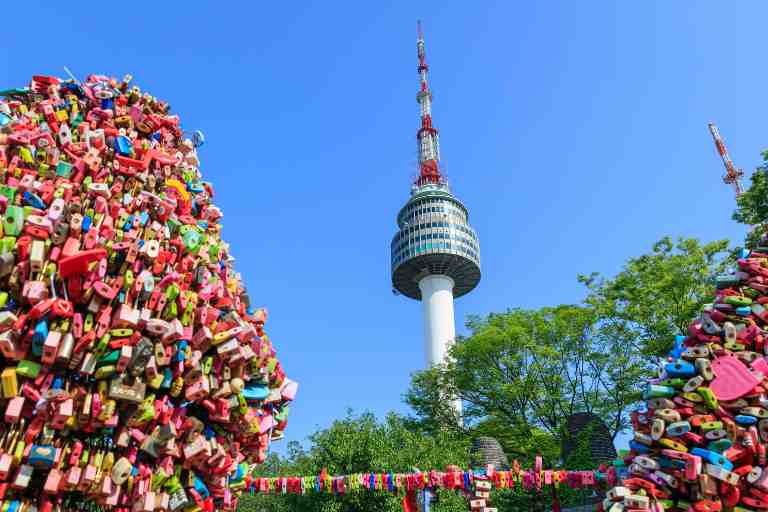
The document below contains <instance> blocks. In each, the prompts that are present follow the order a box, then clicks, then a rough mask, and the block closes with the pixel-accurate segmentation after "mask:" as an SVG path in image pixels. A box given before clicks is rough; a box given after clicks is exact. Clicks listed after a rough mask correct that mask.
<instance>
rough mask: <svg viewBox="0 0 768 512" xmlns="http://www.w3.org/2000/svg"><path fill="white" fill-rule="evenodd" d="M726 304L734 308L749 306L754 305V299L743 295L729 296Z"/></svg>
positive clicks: (726, 298)
mask: <svg viewBox="0 0 768 512" xmlns="http://www.w3.org/2000/svg"><path fill="white" fill-rule="evenodd" d="M725 303H726V304H730V305H732V306H749V305H750V304H752V299H750V298H749V297H744V296H741V295H728V296H726V297H725Z"/></svg>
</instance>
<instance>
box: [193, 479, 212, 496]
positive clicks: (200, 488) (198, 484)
mask: <svg viewBox="0 0 768 512" xmlns="http://www.w3.org/2000/svg"><path fill="white" fill-rule="evenodd" d="M194 486H195V490H196V491H197V492H198V493H199V494H200V496H202V498H203V499H205V498H207V497H208V496H210V494H211V493H210V492H209V491H208V487H206V486H205V484H204V483H203V481H202V480H200V479H199V478H197V477H195V482H194Z"/></svg>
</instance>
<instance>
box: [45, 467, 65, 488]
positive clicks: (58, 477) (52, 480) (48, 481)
mask: <svg viewBox="0 0 768 512" xmlns="http://www.w3.org/2000/svg"><path fill="white" fill-rule="evenodd" d="M63 476H64V475H63V474H62V472H61V470H59V469H58V468H51V470H50V471H49V472H48V476H47V477H46V478H45V485H43V492H45V493H47V494H58V492H59V488H60V487H61V482H62V478H63Z"/></svg>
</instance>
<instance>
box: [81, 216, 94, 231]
mask: <svg viewBox="0 0 768 512" xmlns="http://www.w3.org/2000/svg"><path fill="white" fill-rule="evenodd" d="M91 224H93V219H92V218H91V217H89V216H88V215H84V216H83V224H82V230H83V233H87V232H88V230H89V229H91Z"/></svg>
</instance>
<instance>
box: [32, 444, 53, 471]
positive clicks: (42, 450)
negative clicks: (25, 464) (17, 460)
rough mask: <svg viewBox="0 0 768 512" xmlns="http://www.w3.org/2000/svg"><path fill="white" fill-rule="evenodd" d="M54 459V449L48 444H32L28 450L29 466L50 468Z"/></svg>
mask: <svg viewBox="0 0 768 512" xmlns="http://www.w3.org/2000/svg"><path fill="white" fill-rule="evenodd" d="M55 459H56V448H54V447H53V445H50V444H33V445H32V447H31V448H30V450H29V458H28V459H27V460H28V461H29V464H30V465H32V466H35V467H37V468H46V469H48V468H51V467H53V462H54V460H55Z"/></svg>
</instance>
